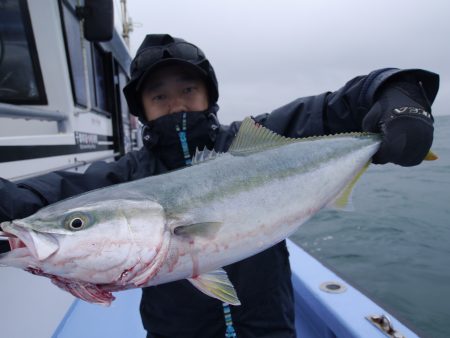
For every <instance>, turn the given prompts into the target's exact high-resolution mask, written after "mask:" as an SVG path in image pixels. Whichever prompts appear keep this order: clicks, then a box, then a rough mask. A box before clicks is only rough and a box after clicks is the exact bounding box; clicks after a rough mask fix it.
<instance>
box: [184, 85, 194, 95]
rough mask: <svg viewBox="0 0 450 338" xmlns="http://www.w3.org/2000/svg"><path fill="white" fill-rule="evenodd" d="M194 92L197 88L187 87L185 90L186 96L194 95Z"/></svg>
mask: <svg viewBox="0 0 450 338" xmlns="http://www.w3.org/2000/svg"><path fill="white" fill-rule="evenodd" d="M194 90H195V87H186V88H184V89H183V92H184V93H185V94H189V93H192V92H193V91H194Z"/></svg>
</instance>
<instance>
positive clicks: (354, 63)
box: [128, 0, 450, 123]
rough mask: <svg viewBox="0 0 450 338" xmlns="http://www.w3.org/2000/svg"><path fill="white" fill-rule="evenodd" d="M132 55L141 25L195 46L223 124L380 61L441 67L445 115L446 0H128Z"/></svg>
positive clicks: (449, 109)
mask: <svg viewBox="0 0 450 338" xmlns="http://www.w3.org/2000/svg"><path fill="white" fill-rule="evenodd" d="M128 11H129V16H130V17H131V18H132V20H133V22H134V23H135V24H136V26H135V28H134V32H133V33H132V35H131V50H132V54H133V55H134V53H135V52H136V50H137V48H138V47H139V44H140V43H141V42H142V40H143V38H144V37H145V35H146V34H148V33H169V34H171V35H173V36H177V37H182V38H184V39H186V40H188V41H189V42H192V43H194V44H196V45H198V46H199V47H200V48H201V49H202V50H203V51H204V52H205V54H206V55H207V57H208V58H209V60H210V61H211V63H212V65H213V67H214V69H215V71H216V75H217V78H218V80H219V92H220V98H219V105H220V107H221V109H220V111H219V116H220V120H221V121H222V123H228V122H231V121H233V120H237V119H242V118H243V117H245V116H248V115H257V114H260V113H264V112H269V111H271V110H273V109H275V108H277V107H279V106H281V105H283V104H285V103H288V102H290V101H292V100H293V99H295V98H297V97H301V96H308V95H315V94H319V93H322V92H325V91H329V90H330V91H332V90H336V89H338V88H339V87H341V86H342V85H343V84H344V83H345V82H346V81H348V80H350V79H351V78H353V77H355V76H357V75H361V74H367V73H369V72H370V71H372V70H375V69H378V68H382V67H398V68H424V69H427V70H431V71H434V72H437V73H439V74H440V76H441V88H440V92H439V94H438V97H437V99H436V101H435V104H434V105H433V112H434V113H435V115H443V114H450V64H449V63H450V1H448V0H430V1H419V0H377V1H370V2H369V1H360V0H359V1H358V0H339V1H338V0H328V1H325V0H308V1H305V0H296V1H294V0H264V1H262V0H260V1H257V0H252V1H245V0H240V1H238V0H226V1H225V0H222V1H212V0H189V1H186V0H164V1H153V0H128Z"/></svg>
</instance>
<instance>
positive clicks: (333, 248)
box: [291, 116, 450, 338]
mask: <svg viewBox="0 0 450 338" xmlns="http://www.w3.org/2000/svg"><path fill="white" fill-rule="evenodd" d="M432 149H433V151H434V152H435V153H436V154H438V156H439V160H437V161H433V162H424V163H422V164H421V165H419V166H416V167H412V168H403V167H400V166H395V165H390V164H388V165H383V166H380V165H378V166H376V165H372V166H371V167H370V168H369V170H368V171H367V172H366V173H365V174H364V175H363V176H362V178H361V179H360V181H359V183H358V184H357V186H356V188H355V190H354V193H353V198H352V204H353V211H350V212H345V211H332V210H325V211H322V212H320V213H319V214H317V215H316V216H315V217H314V218H313V219H312V220H310V221H309V222H307V223H306V224H304V225H303V226H302V227H301V228H300V229H299V230H298V231H297V232H296V233H295V234H294V235H293V236H292V237H291V239H292V240H293V241H294V242H296V243H297V244H299V245H301V246H302V247H303V248H304V249H305V250H307V251H308V252H310V253H311V254H312V255H313V256H315V257H316V258H318V259H319V260H320V261H322V262H324V263H325V264H326V265H327V266H329V267H331V268H332V270H334V271H335V272H337V273H338V274H339V275H340V276H341V277H343V278H344V279H346V280H347V281H348V282H349V283H350V284H352V285H353V286H355V287H356V288H358V289H360V290H361V291H363V292H364V293H365V294H367V295H368V296H369V297H370V298H372V299H374V300H375V301H376V302H378V303H379V304H381V305H382V306H384V307H385V308H386V309H387V310H389V311H391V312H392V313H393V314H394V315H396V316H397V317H399V319H400V320H402V321H403V322H404V323H405V324H406V325H408V326H410V327H411V328H412V329H413V330H416V331H417V332H418V333H419V334H420V335H421V336H422V335H423V336H424V337H433V338H448V337H450V116H440V117H437V118H436V122H435V137H434V143H433V146H432Z"/></svg>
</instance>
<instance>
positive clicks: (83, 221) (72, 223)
mask: <svg viewBox="0 0 450 338" xmlns="http://www.w3.org/2000/svg"><path fill="white" fill-rule="evenodd" d="M64 223H65V226H66V228H67V229H69V230H73V231H78V230H82V229H84V228H85V227H86V226H87V223H88V217H87V216H86V215H84V214H81V213H76V214H72V215H69V216H67V217H66V220H65V222H64Z"/></svg>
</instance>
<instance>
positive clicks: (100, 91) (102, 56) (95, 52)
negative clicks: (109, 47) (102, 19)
mask: <svg viewBox="0 0 450 338" xmlns="http://www.w3.org/2000/svg"><path fill="white" fill-rule="evenodd" d="M92 61H93V66H94V88H95V107H96V108H98V109H100V110H101V111H104V112H107V111H109V110H108V101H107V95H106V92H107V81H106V78H107V74H108V73H107V71H106V67H107V65H108V64H109V63H108V60H107V54H106V53H105V52H103V50H101V49H100V47H99V46H98V45H96V44H94V45H93V48H92Z"/></svg>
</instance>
